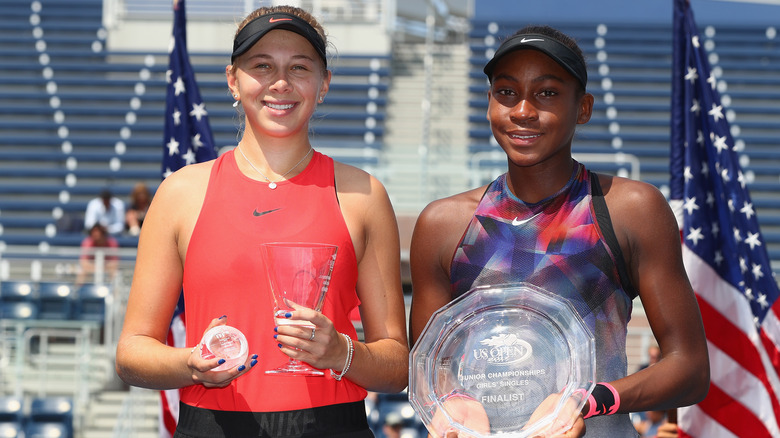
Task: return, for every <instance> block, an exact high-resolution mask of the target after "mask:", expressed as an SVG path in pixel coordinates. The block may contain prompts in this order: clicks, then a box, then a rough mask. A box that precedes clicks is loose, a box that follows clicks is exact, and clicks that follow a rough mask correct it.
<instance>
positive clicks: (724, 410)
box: [699, 385, 772, 438]
mask: <svg viewBox="0 0 780 438" xmlns="http://www.w3.org/2000/svg"><path fill="white" fill-rule="evenodd" d="M699 408H701V410H702V411H704V412H706V413H707V414H709V416H710V417H714V418H717V419H718V422H719V423H720V424H721V425H722V426H723V427H725V428H726V429H728V430H729V431H731V432H732V433H734V434H735V435H737V436H744V437H754V438H762V437H771V436H772V435H771V434H770V433H769V431H768V430H766V428H765V427H764V424H763V423H761V421H760V420H759V419H758V418H756V416H755V415H753V414H752V413H751V412H750V411H748V410H747V409H745V406H744V405H743V404H742V403H740V402H738V401H737V400H734V399H733V398H731V397H729V395H728V394H726V393H725V392H723V391H722V390H721V389H720V388H719V387H718V386H717V385H710V392H709V394H708V395H707V398H706V399H705V400H704V401H703V402H701V403H699ZM699 436H704V435H699Z"/></svg>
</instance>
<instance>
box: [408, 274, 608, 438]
mask: <svg viewBox="0 0 780 438" xmlns="http://www.w3.org/2000/svg"><path fill="white" fill-rule="evenodd" d="M595 370H596V358H595V346H594V340H593V336H592V335H591V334H590V331H589V330H588V328H587V326H586V325H585V323H584V322H583V321H582V318H580V316H579V315H578V314H577V312H576V310H575V309H574V307H573V306H572V305H571V304H570V303H569V302H568V301H567V300H565V299H563V298H561V297H559V296H557V295H554V294H551V293H550V292H547V291H545V290H543V289H541V288H538V287H536V286H533V285H530V284H526V283H520V284H514V285H502V286H490V287H481V288H475V289H472V290H470V291H469V292H467V293H466V294H464V295H462V296H461V297H459V298H458V299H456V300H454V301H453V302H451V303H449V304H448V305H446V306H444V307H442V308H441V309H439V310H438V311H437V312H436V313H434V314H433V316H431V319H430V320H429V321H428V324H427V325H426V326H425V329H424V330H423V332H422V334H421V335H420V338H419V340H418V341H417V343H416V344H415V346H414V347H413V348H412V351H411V359H410V370H409V379H410V380H409V399H410V402H411V404H412V406H413V407H414V409H415V411H416V412H417V414H418V415H419V416H420V418H421V419H422V421H423V423H424V424H425V425H426V427H427V428H428V431H429V432H430V433H431V435H432V436H434V437H443V436H445V435H447V434H449V433H451V432H455V433H457V434H458V436H460V437H466V436H468V437H480V438H481V437H493V436H498V435H501V436H502V437H512V438H525V437H535V436H549V435H552V434H554V433H561V432H563V431H565V430H567V429H568V428H570V427H571V426H572V424H574V421H575V420H576V419H577V416H578V415H579V413H580V411H581V409H582V406H583V405H584V404H585V401H586V399H587V397H588V394H589V393H590V391H592V389H593V386H594V381H595ZM464 403H466V404H468V405H469V406H470V408H469V409H468V411H469V413H470V414H469V415H466V416H464V415H463V406H464ZM476 412H479V414H480V415H476V414H475V413H476Z"/></svg>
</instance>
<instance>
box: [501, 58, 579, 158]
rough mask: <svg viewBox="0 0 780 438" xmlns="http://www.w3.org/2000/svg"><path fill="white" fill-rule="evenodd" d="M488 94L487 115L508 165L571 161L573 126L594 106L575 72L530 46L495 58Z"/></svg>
mask: <svg viewBox="0 0 780 438" xmlns="http://www.w3.org/2000/svg"><path fill="white" fill-rule="evenodd" d="M488 98H489V103H488V112H487V119H488V121H489V122H490V127H491V130H492V131H493V136H494V137H495V138H496V140H497V141H498V144H499V145H500V146H501V148H502V149H504V152H506V154H507V157H508V159H509V165H510V167H511V166H513V165H514V166H519V167H527V166H532V165H535V164H539V163H543V162H546V161H547V160H558V159H559V160H562V161H560V162H567V161H570V160H571V142H572V138H573V137H574V131H575V127H576V125H577V124H581V123H586V122H587V121H588V120H590V115H591V111H592V109H593V96H592V95H590V94H586V93H583V92H582V91H581V88H580V86H579V83H578V82H577V80H576V79H575V78H574V76H572V75H571V74H570V73H569V72H568V71H566V70H565V69H564V68H563V67H562V66H560V65H559V64H558V63H557V62H555V61H554V60H553V59H552V58H550V57H549V56H547V55H545V54H544V53H542V52H539V51H537V50H532V49H527V50H517V51H514V52H510V53H508V54H507V55H505V56H504V57H503V58H501V59H500V60H499V61H498V62H497V64H496V66H495V69H494V70H493V77H492V85H491V87H490V91H489V92H488Z"/></svg>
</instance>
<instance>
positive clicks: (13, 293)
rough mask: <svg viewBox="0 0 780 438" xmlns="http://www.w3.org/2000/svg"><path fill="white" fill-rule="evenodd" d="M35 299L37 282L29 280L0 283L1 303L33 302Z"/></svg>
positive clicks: (3, 281)
mask: <svg viewBox="0 0 780 438" xmlns="http://www.w3.org/2000/svg"><path fill="white" fill-rule="evenodd" d="M34 299H35V282H32V281H29V280H2V281H0V301H1V302H4V303H10V302H20V301H27V302H30V301H33V300H34Z"/></svg>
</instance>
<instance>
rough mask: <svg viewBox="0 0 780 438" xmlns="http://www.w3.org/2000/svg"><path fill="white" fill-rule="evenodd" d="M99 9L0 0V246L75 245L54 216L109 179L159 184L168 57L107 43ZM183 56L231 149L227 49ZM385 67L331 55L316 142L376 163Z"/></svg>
mask: <svg viewBox="0 0 780 438" xmlns="http://www.w3.org/2000/svg"><path fill="white" fill-rule="evenodd" d="M102 7H103V2H102V1H100V0H76V1H74V2H69V3H68V4H67V5H65V4H63V3H61V2H56V1H46V0H44V1H40V2H32V4H31V2H29V1H26V0H9V1H7V2H3V3H2V4H0V114H2V115H3V117H2V118H3V122H0V242H3V243H5V244H6V245H38V244H40V243H47V244H49V245H66V246H75V245H78V244H79V243H80V242H81V239H82V238H83V234H74V233H70V234H68V233H67V230H63V229H61V228H59V225H60V224H59V221H58V217H57V215H56V214H53V212H55V211H64V212H70V213H78V212H80V211H81V212H83V211H84V210H83V209H84V206H85V204H86V202H87V201H88V200H89V199H91V198H92V197H95V196H97V194H98V193H99V192H100V190H101V189H102V188H103V187H105V186H107V185H109V186H111V188H112V191H113V192H114V194H115V195H116V196H119V197H126V196H127V195H128V194H129V192H130V188H131V187H132V186H133V184H134V183H135V182H139V181H141V182H145V183H146V184H147V186H148V187H149V188H150V189H151V190H152V191H154V189H155V188H156V186H157V185H158V184H159V182H160V178H161V171H160V164H159V163H160V161H161V156H162V152H163V151H162V149H163V148H162V144H163V141H162V131H163V120H164V114H165V94H166V91H165V87H166V78H165V72H166V70H167V69H168V54H167V53H164V52H159V53H140V52H133V51H109V50H107V49H106V44H105V43H106V38H107V31H106V30H105V29H103V27H102V20H103V11H102ZM169 7H170V6H167V7H166V8H169ZM195 9H197V6H195ZM195 9H193V10H195ZM82 12H83V13H82ZM190 12H191V11H190ZM223 12H224V11H223ZM190 58H191V59H192V60H193V68H194V70H195V74H196V75H197V77H198V84H199V88H200V91H201V96H202V98H203V100H204V102H206V104H207V109H208V111H209V119H210V125H211V128H212V132H213V134H214V140H215V145H216V146H217V148H222V147H225V146H232V145H235V143H236V141H237V132H238V129H239V127H240V126H239V125H240V124H239V119H240V115H238V114H237V113H236V110H235V109H234V108H232V107H231V104H232V99H231V98H230V96H229V95H228V92H227V86H226V83H225V79H224V66H225V64H226V63H227V61H228V59H229V53H227V52H225V53H206V52H192V50H191V51H190ZM389 63H390V56H389V55H388V54H386V53H376V54H371V53H369V54H339V55H338V56H335V57H334V58H333V60H332V62H331V64H332V65H331V68H332V70H333V71H334V80H333V81H332V83H331V86H330V91H329V94H328V96H327V98H326V100H325V103H323V104H322V105H320V106H319V107H318V111H317V113H316V114H315V116H314V120H313V123H312V141H313V143H314V145H315V146H316V147H318V148H326V149H327V150H328V153H329V154H330V155H332V156H334V157H335V158H337V159H339V160H340V161H342V162H346V163H348V164H352V165H355V166H358V167H361V168H364V169H372V168H376V167H377V166H379V164H380V156H381V155H380V153H379V152H380V151H381V150H382V148H383V144H382V139H383V137H384V135H385V132H384V130H385V128H384V125H385V118H386V107H387V105H388V101H387V92H388V87H389V80H388V77H389V75H390V68H389ZM52 227H53V228H52ZM123 237H124V236H123ZM120 240H121V241H120V245H122V246H126V245H129V246H132V245H134V244H135V243H136V242H137V239H125V238H123V239H120Z"/></svg>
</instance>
